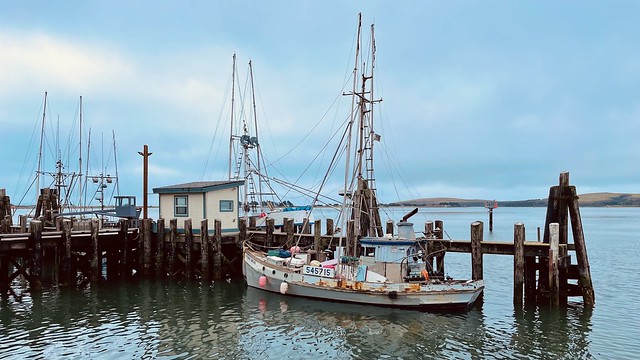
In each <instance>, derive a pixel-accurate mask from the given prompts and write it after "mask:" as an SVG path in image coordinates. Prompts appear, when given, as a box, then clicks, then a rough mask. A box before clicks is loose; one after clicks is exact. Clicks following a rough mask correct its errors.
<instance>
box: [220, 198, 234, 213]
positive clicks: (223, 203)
mask: <svg viewBox="0 0 640 360" xmlns="http://www.w3.org/2000/svg"><path fill="white" fill-rule="evenodd" d="M220 212H233V200H220Z"/></svg>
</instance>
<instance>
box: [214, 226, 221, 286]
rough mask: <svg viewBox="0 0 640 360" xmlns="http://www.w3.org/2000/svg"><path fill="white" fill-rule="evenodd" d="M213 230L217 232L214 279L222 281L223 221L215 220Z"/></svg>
mask: <svg viewBox="0 0 640 360" xmlns="http://www.w3.org/2000/svg"><path fill="white" fill-rule="evenodd" d="M213 229H214V232H215V241H216V243H215V253H214V256H213V279H214V280H221V279H222V221H220V219H215V220H213Z"/></svg>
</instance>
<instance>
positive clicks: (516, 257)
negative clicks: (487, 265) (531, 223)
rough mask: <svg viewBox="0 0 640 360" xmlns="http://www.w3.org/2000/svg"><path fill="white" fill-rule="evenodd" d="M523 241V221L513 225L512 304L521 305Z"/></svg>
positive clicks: (518, 306) (519, 306)
mask: <svg viewBox="0 0 640 360" xmlns="http://www.w3.org/2000/svg"><path fill="white" fill-rule="evenodd" d="M524 241H525V231H524V224H523V223H516V224H515V225H513V304H514V306H515V307H516V308H521V307H522V300H523V288H524Z"/></svg>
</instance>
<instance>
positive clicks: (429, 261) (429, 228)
mask: <svg viewBox="0 0 640 360" xmlns="http://www.w3.org/2000/svg"><path fill="white" fill-rule="evenodd" d="M424 237H425V238H427V256H426V257H425V262H426V268H427V272H429V275H433V259H434V255H433V252H434V249H435V247H434V244H433V238H434V236H433V221H425V223H424Z"/></svg>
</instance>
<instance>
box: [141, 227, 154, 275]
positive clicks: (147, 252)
mask: <svg viewBox="0 0 640 360" xmlns="http://www.w3.org/2000/svg"><path fill="white" fill-rule="evenodd" d="M142 239H143V241H142V244H143V247H144V248H143V249H142V253H143V254H144V256H143V257H142V259H143V265H142V269H143V274H144V276H147V277H148V276H151V258H152V257H151V253H152V251H151V250H152V249H151V219H149V218H146V219H142Z"/></svg>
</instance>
